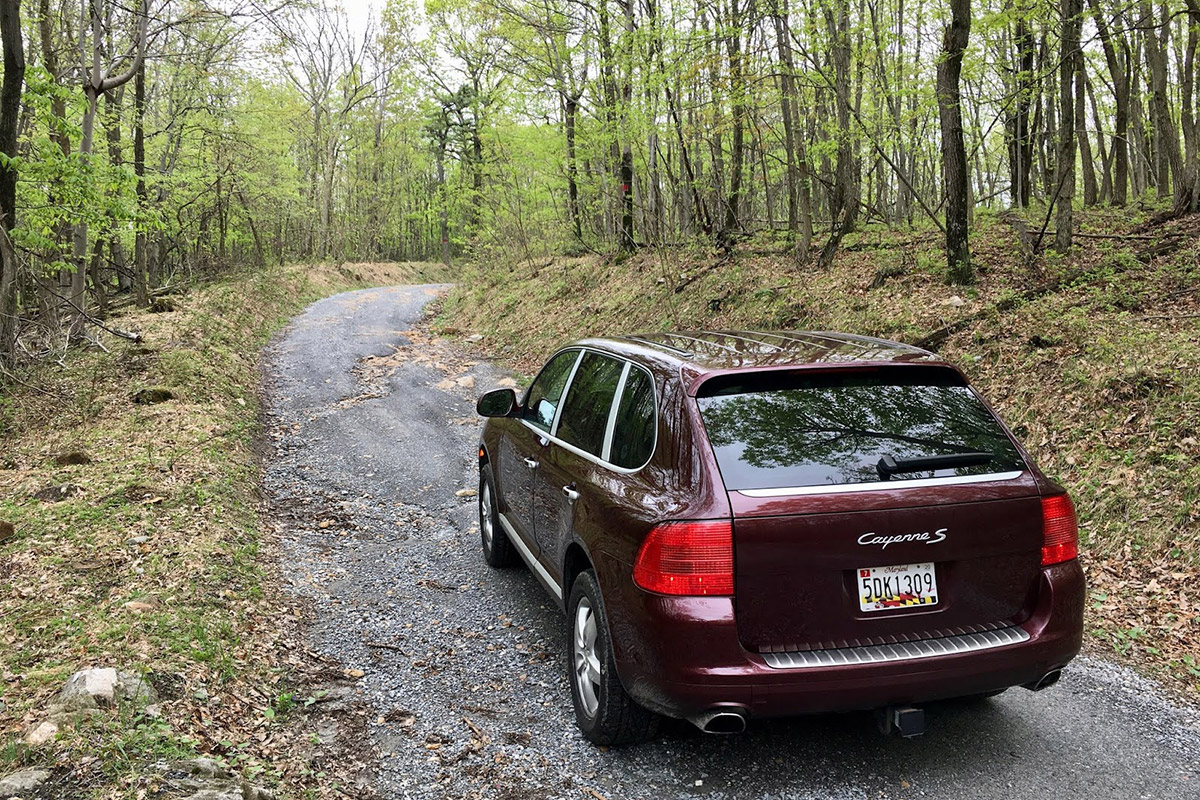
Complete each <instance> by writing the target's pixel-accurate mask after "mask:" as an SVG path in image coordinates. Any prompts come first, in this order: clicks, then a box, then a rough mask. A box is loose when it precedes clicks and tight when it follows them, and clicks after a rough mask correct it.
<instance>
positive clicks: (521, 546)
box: [496, 514, 563, 600]
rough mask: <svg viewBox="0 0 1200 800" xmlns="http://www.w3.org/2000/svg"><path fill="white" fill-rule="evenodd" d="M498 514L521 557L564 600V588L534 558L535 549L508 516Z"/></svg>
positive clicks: (509, 538)
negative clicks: (519, 534)
mask: <svg viewBox="0 0 1200 800" xmlns="http://www.w3.org/2000/svg"><path fill="white" fill-rule="evenodd" d="M496 516H498V517H500V524H501V525H502V526H504V532H505V534H507V535H508V540H509V541H510V542H512V543H513V546H514V547H516V548H517V552H519V553H520V554H521V558H523V559H525V563H526V564H528V565H529V568H530V569H532V570H533V571H534V572H536V573H537V574H538V576H539V577H541V579H542V581H543V582H544V583H545V584H546V585H547V586H548V587H550V591H552V592H553V593H554V596H555V597H556V598H558V599H559V600H562V599H563V590H562V587H561V586H559V585H558V581H556V580H554V578H553V577H552V576H551V575H550V573H549V572H547V571H546V568H545V567H543V566H542V562H540V561H538V560H537V559H536V558H534V555H533V551H531V550H530V549H529V545H527V544H525V540H524V539H522V538H521V537H520V536H518V535H517V532H516V531H515V530H513V526H512V524H511V523H510V522H509V521H508V518H507V517H505V516H504V515H503V514H497V515H496Z"/></svg>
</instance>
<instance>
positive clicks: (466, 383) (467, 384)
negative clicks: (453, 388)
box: [454, 375, 475, 389]
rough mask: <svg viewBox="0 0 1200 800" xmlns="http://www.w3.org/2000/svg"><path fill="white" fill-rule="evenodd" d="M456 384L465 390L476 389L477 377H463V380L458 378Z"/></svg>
mask: <svg viewBox="0 0 1200 800" xmlns="http://www.w3.org/2000/svg"><path fill="white" fill-rule="evenodd" d="M454 382H455V383H457V384H458V385H459V386H461V387H463V388H464V389H474V388H475V377H474V376H473V375H463V376H462V377H461V378H457V379H456V380H455V381H454Z"/></svg>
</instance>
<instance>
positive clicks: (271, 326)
mask: <svg viewBox="0 0 1200 800" xmlns="http://www.w3.org/2000/svg"><path fill="white" fill-rule="evenodd" d="M440 276H441V271H440V270H438V269H437V268H430V267H429V265H403V264H397V265H368V264H360V265H354V266H353V268H352V269H348V268H344V267H329V266H304V267H289V268H277V269H270V270H265V271H255V272H247V273H244V274H241V275H238V276H235V277H232V278H228V279H226V280H224V281H222V282H220V283H216V284H212V285H208V286H205V287H198V288H196V289H194V290H192V291H190V292H188V293H187V294H185V295H183V296H181V297H178V298H173V304H174V306H175V307H176V308H177V310H176V311H174V312H170V313H159V314H151V313H148V312H131V311H126V312H123V313H121V312H118V313H117V314H116V315H114V317H115V318H114V319H113V322H112V325H113V326H114V327H119V328H122V329H126V330H133V331H137V332H139V333H140V334H141V335H142V337H143V341H142V342H140V343H135V342H130V341H125V340H120V339H116V338H113V337H107V336H104V335H103V334H101V336H102V339H101V341H102V343H103V344H104V345H105V346H106V347H107V351H102V350H99V349H95V348H93V349H90V350H88V351H83V350H76V351H72V352H70V353H68V354H67V356H66V357H65V358H64V359H63V360H62V362H61V365H60V364H41V365H37V366H34V367H31V368H27V369H25V370H24V371H23V372H21V373H20V374H18V375H17V380H16V381H15V382H13V383H12V384H10V385H9V386H7V387H0V522H6V523H10V524H11V525H12V526H13V531H14V535H13V536H12V537H11V538H9V539H8V540H7V541H0V609H3V614H2V615H0V774H3V773H4V772H6V771H8V769H9V768H12V767H17V766H22V765H41V766H46V767H50V768H52V769H54V770H55V774H56V775H57V774H60V773H62V774H64V775H66V776H67V777H66V778H64V780H65V781H66V784H65V785H71V786H73V787H75V789H74V790H75V794H73V795H71V796H81V797H123V796H128V797H134V796H138V797H141V796H144V795H145V793H146V791H147V789H148V788H152V786H153V781H152V778H149V777H147V776H146V774H145V770H146V767H147V765H148V764H150V763H152V762H154V761H156V760H161V759H172V758H179V757H182V756H187V755H195V754H207V755H211V756H216V757H218V758H222V759H224V760H225V761H227V762H229V763H230V764H232V765H233V766H236V767H238V768H240V769H241V771H242V774H244V775H246V776H247V777H252V778H254V779H255V780H256V781H257V782H260V783H263V782H265V783H267V784H276V783H279V782H283V783H284V784H286V785H287V786H288V787H289V790H295V789H296V787H297V786H299V785H301V784H303V783H304V782H305V781H295V780H291V779H289V776H290V775H293V774H302V773H303V772H304V771H306V770H308V764H299V765H298V764H295V763H291V762H289V761H288V760H287V758H289V757H294V756H295V752H294V750H289V749H288V748H287V747H285V746H284V745H282V744H281V743H280V741H279V740H280V738H281V737H282V734H281V733H280V732H279V731H280V729H279V727H278V726H279V725H280V724H281V723H282V722H283V715H282V714H281V713H280V705H281V704H280V702H279V700H278V699H279V698H280V697H284V696H286V697H291V694H290V692H289V689H288V682H289V676H290V674H291V672H292V669H293V668H294V667H296V666H297V664H298V660H299V659H300V658H301V657H302V656H301V655H300V654H299V653H301V652H302V649H300V648H296V647H294V642H293V641H292V640H293V639H294V636H295V630H296V626H295V624H294V623H295V621H296V617H295V613H294V609H292V608H291V607H289V605H288V603H289V601H288V600H287V599H286V598H284V597H281V595H280V593H279V592H278V591H277V590H276V589H274V588H273V586H274V584H273V582H272V581H271V580H269V579H266V580H265V576H266V575H267V572H268V570H269V569H270V562H269V558H268V555H269V554H268V548H267V547H266V543H265V542H264V539H263V527H262V525H261V522H260V519H259V511H258V507H257V502H258V463H257V456H256V452H255V448H256V440H257V437H258V435H259V421H258V415H259V405H258V394H257V392H258V387H259V381H260V374H259V367H258V364H259V351H260V349H261V348H262V346H263V345H264V344H265V343H266V342H267V339H268V337H269V336H270V335H271V333H272V332H273V331H275V330H277V329H278V328H280V327H281V326H282V325H283V324H284V323H285V322H286V320H287V319H289V318H290V317H291V316H293V315H294V314H295V313H297V312H298V311H299V310H300V309H301V308H303V307H304V306H305V305H307V304H308V303H309V302H311V301H314V300H316V299H318V298H320V297H323V296H327V295H330V294H334V293H337V292H340V291H345V290H347V289H354V288H361V287H364V286H368V285H381V284H394V283H411V282H426V281H428V280H430V279H436V278H438V277H440ZM148 389H154V390H161V391H160V394H159V395H158V397H159V398H160V399H161V398H162V397H166V396H168V394H169V397H170V398H171V399H168V400H165V402H155V403H147V404H143V403H139V402H136V398H139V397H141V396H142V395H140V394H139V393H141V392H142V391H143V390H148ZM93 666H95V667H115V668H117V669H121V670H126V671H130V672H134V673H138V674H141V675H143V676H144V677H146V678H147V679H148V680H149V682H150V683H151V685H152V686H153V687H154V688H155V689H156V690H157V693H158V695H159V696H160V698H161V700H162V701H163V702H162V703H161V704H160V705H161V710H162V717H161V719H156V718H154V717H152V716H137V715H134V714H132V713H131V712H127V711H125V710H121V711H120V712H119V713H118V712H113V713H109V714H104V715H100V716H98V717H93V718H89V719H85V720H83V721H81V722H80V723H79V724H77V725H76V726H74V728H71V727H70V726H65V727H64V729H63V730H62V731H61V732H60V734H59V736H58V740H57V742H55V743H54V744H53V745H52V746H49V747H40V748H28V747H26V746H24V745H23V744H22V743H21V740H22V737H23V736H24V734H25V733H26V732H27V731H28V730H29V729H30V728H31V727H33V726H35V725H37V724H38V723H39V722H41V721H43V720H45V718H46V707H47V706H48V704H49V703H50V701H51V700H52V698H53V696H54V694H55V693H56V692H57V691H58V690H59V688H60V687H61V686H62V685H63V683H64V681H65V680H66V679H67V678H68V677H69V676H70V675H71V674H72V673H74V672H75V671H77V670H80V669H83V668H86V667H93ZM284 738H286V737H284ZM289 753H290V755H289Z"/></svg>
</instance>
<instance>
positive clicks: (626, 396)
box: [608, 366, 658, 469]
mask: <svg viewBox="0 0 1200 800" xmlns="http://www.w3.org/2000/svg"><path fill="white" fill-rule="evenodd" d="M657 429H658V419H657V417H656V415H655V411H654V381H653V380H652V379H651V378H650V374H649V373H648V372H646V371H645V370H643V369H641V368H639V367H634V366H631V367H630V368H629V376H628V377H627V378H626V379H625V388H624V390H623V391H622V392H621V399H620V405H619V406H617V419H616V424H615V425H614V426H613V439H612V447H611V452H610V455H609V459H608V460H609V461H610V462H612V463H613V464H615V465H617V466H618V467H623V468H625V469H637V468H638V467H640V466H642V465H643V464H645V463H646V462H647V461H649V460H650V454H651V453H653V452H654V441H655V437H656V435H657Z"/></svg>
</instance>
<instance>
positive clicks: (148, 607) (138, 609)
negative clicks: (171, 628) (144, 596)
mask: <svg viewBox="0 0 1200 800" xmlns="http://www.w3.org/2000/svg"><path fill="white" fill-rule="evenodd" d="M125 608H127V609H129V610H130V611H132V612H134V613H136V614H140V613H142V612H143V611H153V610H154V609H155V608H157V606H156V605H155V604H154V603H143V602H141V601H140V600H130V601H129V602H128V603H126V604H125Z"/></svg>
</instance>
